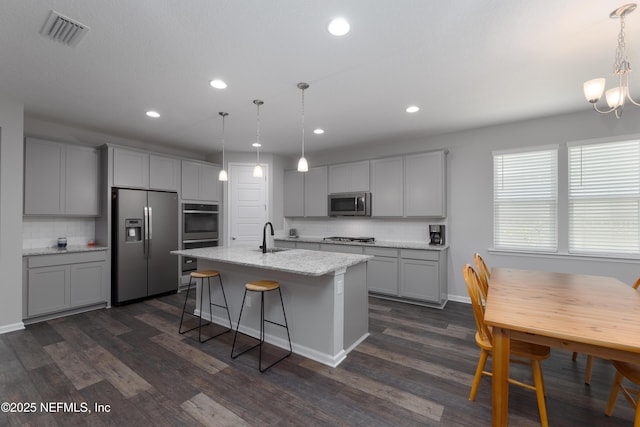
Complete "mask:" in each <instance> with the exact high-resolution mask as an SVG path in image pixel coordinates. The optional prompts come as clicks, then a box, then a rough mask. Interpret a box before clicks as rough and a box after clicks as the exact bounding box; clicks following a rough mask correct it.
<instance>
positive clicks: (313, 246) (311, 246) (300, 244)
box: [296, 242, 320, 251]
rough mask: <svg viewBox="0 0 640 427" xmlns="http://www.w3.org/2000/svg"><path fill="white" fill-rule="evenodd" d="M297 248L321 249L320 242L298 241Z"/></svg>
mask: <svg viewBox="0 0 640 427" xmlns="http://www.w3.org/2000/svg"><path fill="white" fill-rule="evenodd" d="M296 249H308V250H310V251H319V250H320V243H313V242H296Z"/></svg>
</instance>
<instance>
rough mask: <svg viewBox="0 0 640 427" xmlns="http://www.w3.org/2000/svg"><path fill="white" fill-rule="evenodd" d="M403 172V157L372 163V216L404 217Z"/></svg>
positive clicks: (373, 161) (378, 160)
mask: <svg viewBox="0 0 640 427" xmlns="http://www.w3.org/2000/svg"><path fill="white" fill-rule="evenodd" d="M403 170H404V159H403V157H388V158H383V159H377V160H372V161H371V194H372V197H371V198H372V200H371V204H372V209H371V215H372V216H384V217H401V216H403V214H404V193H403V188H404V174H403Z"/></svg>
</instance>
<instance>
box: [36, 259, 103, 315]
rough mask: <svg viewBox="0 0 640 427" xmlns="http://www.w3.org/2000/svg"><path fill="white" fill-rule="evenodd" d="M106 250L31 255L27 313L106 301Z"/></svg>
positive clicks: (47, 313) (62, 310)
mask: <svg viewBox="0 0 640 427" xmlns="http://www.w3.org/2000/svg"><path fill="white" fill-rule="evenodd" d="M106 277H107V259H106V251H91V252H79V253H67V254H53V255H37V256H30V257H29V259H28V261H27V274H26V283H25V286H26V317H27V318H32V317H37V316H41V315H49V314H54V313H60V312H64V311H67V310H73V309H77V308H81V307H86V306H90V305H93V304H100V303H106V302H107V299H108V298H107V294H108V292H107V287H106Z"/></svg>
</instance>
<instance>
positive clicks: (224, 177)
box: [218, 169, 229, 181]
mask: <svg viewBox="0 0 640 427" xmlns="http://www.w3.org/2000/svg"><path fill="white" fill-rule="evenodd" d="M218 181H229V177H228V176H227V171H226V170H224V169H222V170H221V171H220V173H219V174H218Z"/></svg>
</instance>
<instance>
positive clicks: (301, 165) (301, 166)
mask: <svg viewBox="0 0 640 427" xmlns="http://www.w3.org/2000/svg"><path fill="white" fill-rule="evenodd" d="M298 89H300V90H301V91H302V156H301V157H300V160H298V172H307V171H308V170H309V164H308V163H307V159H306V158H305V157H304V91H305V90H306V89H309V84H308V83H298Z"/></svg>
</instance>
